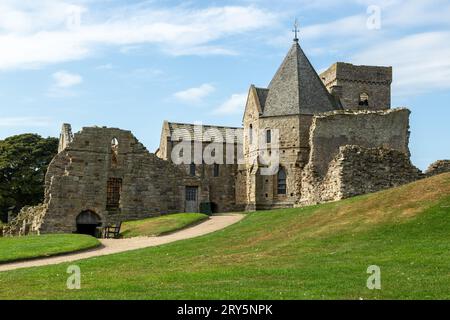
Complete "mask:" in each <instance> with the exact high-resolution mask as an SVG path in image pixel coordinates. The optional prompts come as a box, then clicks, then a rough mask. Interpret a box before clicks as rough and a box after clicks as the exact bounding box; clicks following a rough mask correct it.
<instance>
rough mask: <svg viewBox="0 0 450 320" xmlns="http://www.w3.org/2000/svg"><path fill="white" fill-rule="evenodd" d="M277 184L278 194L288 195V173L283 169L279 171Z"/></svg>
mask: <svg viewBox="0 0 450 320" xmlns="http://www.w3.org/2000/svg"><path fill="white" fill-rule="evenodd" d="M277 182H278V185H277V189H278V194H286V171H285V170H284V168H282V167H280V169H278V176H277Z"/></svg>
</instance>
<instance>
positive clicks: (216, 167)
mask: <svg viewBox="0 0 450 320" xmlns="http://www.w3.org/2000/svg"><path fill="white" fill-rule="evenodd" d="M213 175H214V177H218V176H219V175H220V167H219V165H218V164H217V163H214V168H213Z"/></svg>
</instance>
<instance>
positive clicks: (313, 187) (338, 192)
mask: <svg viewBox="0 0 450 320" xmlns="http://www.w3.org/2000/svg"><path fill="white" fill-rule="evenodd" d="M422 177H423V175H422V173H421V171H420V170H419V169H417V168H416V167H414V166H413V165H412V164H411V161H410V160H409V156H408V155H406V154H405V153H403V152H400V151H397V150H392V149H384V148H371V149H368V148H363V147H360V146H350V145H349V146H342V147H340V149H339V152H338V154H337V155H336V157H335V158H334V159H333V160H332V161H331V163H330V166H329V168H328V172H327V174H326V175H325V177H323V178H322V177H320V176H317V175H314V173H313V172H312V171H307V174H305V175H304V184H303V185H304V188H303V190H302V195H303V202H302V204H316V203H321V202H327V201H336V200H341V199H345V198H349V197H353V196H357V195H361V194H367V193H372V192H377V191H380V190H384V189H388V188H393V187H397V186H400V185H403V184H406V183H410V182H413V181H415V180H418V179H420V178H422Z"/></svg>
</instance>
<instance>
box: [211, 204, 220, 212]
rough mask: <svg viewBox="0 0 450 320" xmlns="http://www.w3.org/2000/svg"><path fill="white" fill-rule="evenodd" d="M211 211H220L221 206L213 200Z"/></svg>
mask: <svg viewBox="0 0 450 320" xmlns="http://www.w3.org/2000/svg"><path fill="white" fill-rule="evenodd" d="M211 213H219V206H218V205H217V203H215V202H211Z"/></svg>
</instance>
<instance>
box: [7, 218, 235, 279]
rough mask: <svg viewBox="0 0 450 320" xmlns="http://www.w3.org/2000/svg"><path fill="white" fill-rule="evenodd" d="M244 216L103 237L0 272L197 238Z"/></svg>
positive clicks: (17, 264)
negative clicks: (150, 233) (151, 233)
mask: <svg viewBox="0 0 450 320" xmlns="http://www.w3.org/2000/svg"><path fill="white" fill-rule="evenodd" d="M243 217H244V215H242V214H226V215H217V216H212V217H211V218H210V219H209V220H206V221H205V222H202V223H200V224H198V225H195V226H193V227H190V228H187V229H183V230H180V231H178V232H175V233H172V234H168V235H165V236H160V237H137V238H130V239H117V240H116V239H101V240H100V241H101V243H102V246H101V247H99V248H95V249H92V250H88V251H83V252H78V253H68V254H64V255H60V256H55V257H49V258H42V259H34V260H28V261H21V262H12V263H7V264H0V272H1V271H8V270H14V269H20V268H29V267H38V266H46V265H51V264H58V263H64V262H71V261H76V260H81V259H87V258H92V257H99V256H104V255H108V254H113V253H119V252H125V251H130V250H136V249H142V248H147V247H154V246H159V245H162V244H166V243H170V242H174V241H178V240H185V239H190V238H195V237H199V236H202V235H205V234H208V233H211V232H214V231H217V230H220V229H223V228H225V227H228V226H230V225H232V224H234V223H236V222H238V221H240V220H241V219H242V218H243Z"/></svg>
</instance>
